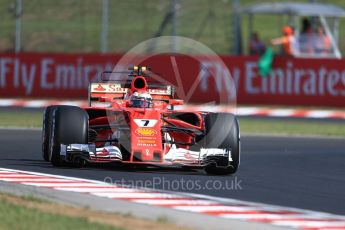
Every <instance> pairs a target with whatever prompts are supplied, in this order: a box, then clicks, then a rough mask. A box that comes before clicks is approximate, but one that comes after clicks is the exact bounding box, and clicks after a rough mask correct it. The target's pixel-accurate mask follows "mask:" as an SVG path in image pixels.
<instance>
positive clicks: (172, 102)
mask: <svg viewBox="0 0 345 230" xmlns="http://www.w3.org/2000/svg"><path fill="white" fill-rule="evenodd" d="M169 104H170V105H183V104H184V101H183V100H180V99H169Z"/></svg>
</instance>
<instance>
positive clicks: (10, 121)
mask: <svg viewBox="0 0 345 230" xmlns="http://www.w3.org/2000/svg"><path fill="white" fill-rule="evenodd" d="M42 117H43V112H38V111H20V112H18V111H13V112H12V111H4V112H3V111H1V110H0V127H24V128H40V127H42Z"/></svg>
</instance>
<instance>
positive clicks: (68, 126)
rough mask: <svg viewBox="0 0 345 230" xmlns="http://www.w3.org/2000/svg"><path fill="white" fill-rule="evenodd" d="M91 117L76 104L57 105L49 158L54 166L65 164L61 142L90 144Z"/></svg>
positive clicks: (53, 120)
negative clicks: (61, 152)
mask: <svg viewBox="0 0 345 230" xmlns="http://www.w3.org/2000/svg"><path fill="white" fill-rule="evenodd" d="M88 129H89V117H88V114H87V112H86V111H85V110H83V109H81V108H79V107H75V106H57V107H56V108H55V109H54V110H53V114H52V127H51V137H50V151H49V153H50V155H49V160H50V162H51V163H52V165H54V166H61V165H63V164H64V161H63V160H64V159H62V158H61V156H60V147H61V144H65V145H68V144H88V133H89V131H88Z"/></svg>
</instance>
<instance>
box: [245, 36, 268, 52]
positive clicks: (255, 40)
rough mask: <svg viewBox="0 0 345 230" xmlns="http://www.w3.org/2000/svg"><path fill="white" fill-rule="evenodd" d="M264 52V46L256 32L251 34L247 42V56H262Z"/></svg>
mask: <svg viewBox="0 0 345 230" xmlns="http://www.w3.org/2000/svg"><path fill="white" fill-rule="evenodd" d="M265 50H266V46H265V44H264V43H263V42H262V41H261V40H260V38H259V35H258V33H257V32H254V33H252V36H251V38H250V41H249V54H251V55H260V56H261V55H262V54H263V53H264V52H265Z"/></svg>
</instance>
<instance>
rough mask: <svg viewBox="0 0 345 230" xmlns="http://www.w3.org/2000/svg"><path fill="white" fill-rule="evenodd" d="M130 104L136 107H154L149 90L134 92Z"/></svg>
mask: <svg viewBox="0 0 345 230" xmlns="http://www.w3.org/2000/svg"><path fill="white" fill-rule="evenodd" d="M130 104H131V106H132V107H135V108H152V105H153V104H152V97H151V95H150V94H149V93H147V92H144V93H139V92H134V93H133V94H132V95H131V98H130Z"/></svg>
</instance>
